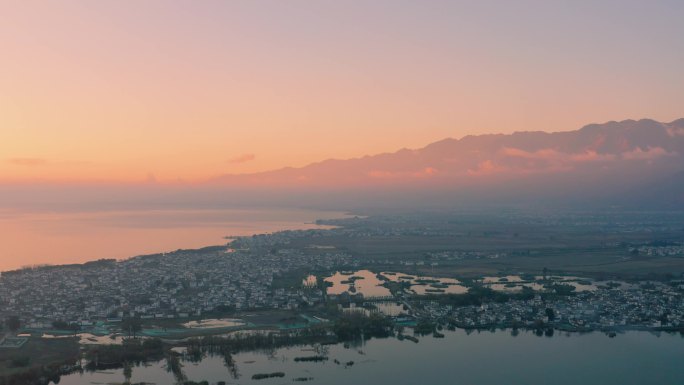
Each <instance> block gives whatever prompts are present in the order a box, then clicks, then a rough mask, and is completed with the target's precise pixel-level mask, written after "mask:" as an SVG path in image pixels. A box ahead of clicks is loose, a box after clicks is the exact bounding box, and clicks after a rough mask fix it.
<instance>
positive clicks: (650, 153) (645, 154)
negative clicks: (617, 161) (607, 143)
mask: <svg viewBox="0 0 684 385" xmlns="http://www.w3.org/2000/svg"><path fill="white" fill-rule="evenodd" d="M674 155H677V153H675V152H668V151H667V150H665V149H664V148H662V147H647V148H646V150H642V149H641V147H637V148H635V149H634V150H632V151H628V152H623V153H622V158H623V159H627V160H653V159H657V158H662V157H666V156H674Z"/></svg>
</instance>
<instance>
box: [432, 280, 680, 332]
mask: <svg viewBox="0 0 684 385" xmlns="http://www.w3.org/2000/svg"><path fill="white" fill-rule="evenodd" d="M420 312H421V313H422V314H423V315H424V316H426V317H429V318H432V319H442V320H448V321H449V322H452V323H453V324H455V325H457V326H459V327H465V328H488V327H525V328H534V327H538V326H539V325H545V326H546V327H548V326H553V327H555V328H559V329H564V330H580V331H581V330H604V329H620V328H625V329H635V328H636V329H639V328H643V329H652V328H674V329H679V328H682V327H684V295H683V294H682V290H681V287H678V285H676V284H673V285H666V284H663V283H647V284H643V285H630V286H623V287H619V288H616V287H612V288H607V287H602V288H599V289H598V290H595V291H584V292H580V293H577V294H575V295H570V296H554V297H551V298H545V299H543V298H542V296H541V295H536V296H535V297H534V298H533V299H529V300H510V301H508V302H504V303H485V304H482V305H480V306H463V307H451V306H448V305H447V306H445V305H440V304H439V303H438V302H427V303H424V304H422V307H421V310H420Z"/></svg>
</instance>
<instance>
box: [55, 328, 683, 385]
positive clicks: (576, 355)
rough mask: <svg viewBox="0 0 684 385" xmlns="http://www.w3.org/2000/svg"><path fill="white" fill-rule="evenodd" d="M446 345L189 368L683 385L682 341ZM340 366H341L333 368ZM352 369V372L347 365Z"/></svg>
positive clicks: (373, 377)
mask: <svg viewBox="0 0 684 385" xmlns="http://www.w3.org/2000/svg"><path fill="white" fill-rule="evenodd" d="M444 334H445V335H446V337H445V338H443V339H436V338H433V337H430V336H428V337H421V338H420V342H419V343H413V342H411V341H408V340H404V341H399V340H397V339H395V338H388V339H372V340H369V341H366V343H365V344H360V345H352V346H348V348H345V347H344V345H342V344H337V345H331V346H327V347H324V348H327V356H328V357H329V359H328V360H327V361H324V362H317V363H315V362H295V361H294V358H295V357H303V356H312V355H315V354H316V353H314V352H313V351H312V349H311V347H310V346H297V347H290V348H283V349H276V350H273V351H270V352H248V353H240V354H236V355H233V360H234V362H236V369H237V372H238V374H239V377H238V378H233V377H232V376H231V373H230V371H229V370H228V369H227V368H226V367H225V366H224V363H223V359H222V358H221V357H207V358H205V359H204V360H202V361H201V362H199V363H191V362H188V361H185V362H183V365H184V372H185V374H186V376H187V377H188V379H190V380H193V381H200V380H208V381H209V382H210V383H215V382H218V381H226V382H227V383H229V384H286V383H289V384H291V383H293V381H292V380H293V379H294V378H298V377H311V378H313V380H311V381H308V382H306V383H307V384H329V385H338V384H339V385H342V384H345V385H346V384H393V385H397V384H406V385H409V384H411V385H414V384H471V385H478V384H495V383H502V384H551V383H553V384H587V385H592V384H597V385H599V384H601V385H606V384H608V385H609V384H681V383H684V370H682V368H681V362H682V359H684V338H682V337H681V336H680V335H678V334H676V335H672V334H660V335H659V336H658V335H655V334H652V333H648V332H628V333H625V334H620V335H618V336H617V337H616V338H608V337H607V336H606V335H605V334H602V333H598V332H596V333H589V334H576V333H573V334H565V333H562V334H561V333H556V334H555V335H554V336H553V337H538V336H536V335H534V334H533V333H531V332H521V333H520V334H519V335H518V336H512V335H511V332H510V331H497V332H493V333H492V332H472V333H471V334H468V333H467V332H466V331H464V330H457V331H454V332H449V331H445V332H444ZM334 360H338V361H339V362H340V363H341V364H340V365H338V364H336V363H335V362H334ZM349 361H354V364H353V365H351V366H347V367H345V365H344V363H346V362H349ZM272 372H284V373H285V377H283V378H276V379H266V380H252V375H254V374H256V373H272ZM108 373H110V374H106V373H86V374H83V375H80V374H73V375H70V376H65V377H62V380H61V382H60V384H62V385H82V384H90V383H113V382H114V383H115V382H123V380H124V377H123V371H122V370H120V369H119V370H111V371H108ZM132 381H133V382H140V381H146V382H153V383H157V384H172V383H174V378H173V376H172V375H171V373H168V372H167V371H166V369H165V365H164V363H163V362H159V363H154V364H152V365H149V366H147V367H135V368H134V369H133V377H132Z"/></svg>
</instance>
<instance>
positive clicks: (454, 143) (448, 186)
mask: <svg viewBox="0 0 684 385" xmlns="http://www.w3.org/2000/svg"><path fill="white" fill-rule="evenodd" d="M682 154H684V119H679V120H675V121H673V122H670V123H661V122H656V121H654V120H649V119H642V120H639V121H635V120H625V121H621V122H608V123H604V124H591V125H588V126H585V127H583V128H581V129H579V130H576V131H568V132H557V133H546V132H516V133H514V134H510V135H503V134H496V135H478V136H466V137H464V138H461V139H444V140H441V141H439V142H435V143H432V144H430V145H428V146H426V147H424V148H421V149H417V150H409V149H402V150H399V151H397V152H394V153H387V154H379V155H374V156H366V157H363V158H357V159H348V160H326V161H323V162H319V163H314V164H310V165H308V166H305V167H302V168H284V169H280V170H275V171H270V172H263V173H258V174H249V175H224V176H221V177H219V178H217V179H216V180H214V181H213V183H214V184H218V185H224V186H235V187H263V186H272V187H290V188H307V187H321V188H326V189H331V190H340V189H344V190H349V189H351V190H354V189H380V190H382V189H385V188H388V187H392V188H394V187H402V188H403V189H408V190H413V191H421V190H423V191H428V190H429V191H430V192H432V193H435V192H437V191H446V190H448V191H471V192H475V191H482V192H484V190H487V189H495V190H497V191H499V192H500V194H499V195H501V197H504V196H505V195H506V193H516V194H517V195H534V196H540V197H545V196H559V195H560V196H567V197H568V198H569V199H571V198H573V197H577V198H579V197H585V196H594V197H598V196H606V195H611V194H615V193H618V192H619V191H622V192H623V193H628V192H634V190H635V189H636V190H639V189H640V188H643V187H644V186H645V187H648V186H649V182H651V181H661V182H662V181H663V180H668V176H670V175H672V176H673V178H681V176H682V175H683V174H679V173H680V172H682V171H684V162H683V159H684V158H683V157H682ZM675 184H676V183H675ZM676 185H677V188H681V185H682V183H679V184H676ZM485 195H488V196H490V197H491V198H492V199H493V198H494V197H495V196H496V195H497V194H495V193H493V191H491V190H487V191H486V194H485ZM636 195H638V194H635V196H636ZM646 195H648V194H646V192H643V194H642V196H646Z"/></svg>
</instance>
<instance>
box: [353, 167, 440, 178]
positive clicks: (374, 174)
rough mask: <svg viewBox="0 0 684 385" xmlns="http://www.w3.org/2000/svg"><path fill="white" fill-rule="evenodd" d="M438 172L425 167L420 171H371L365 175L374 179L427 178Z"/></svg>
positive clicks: (432, 168)
mask: <svg viewBox="0 0 684 385" xmlns="http://www.w3.org/2000/svg"><path fill="white" fill-rule="evenodd" d="M438 172H439V171H438V170H437V169H436V168H434V167H425V168H424V169H422V170H420V171H413V172H411V171H384V170H373V171H369V172H368V173H366V175H368V176H369V177H371V178H376V179H398V178H429V177H432V176H434V175H436V174H437V173H438Z"/></svg>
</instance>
